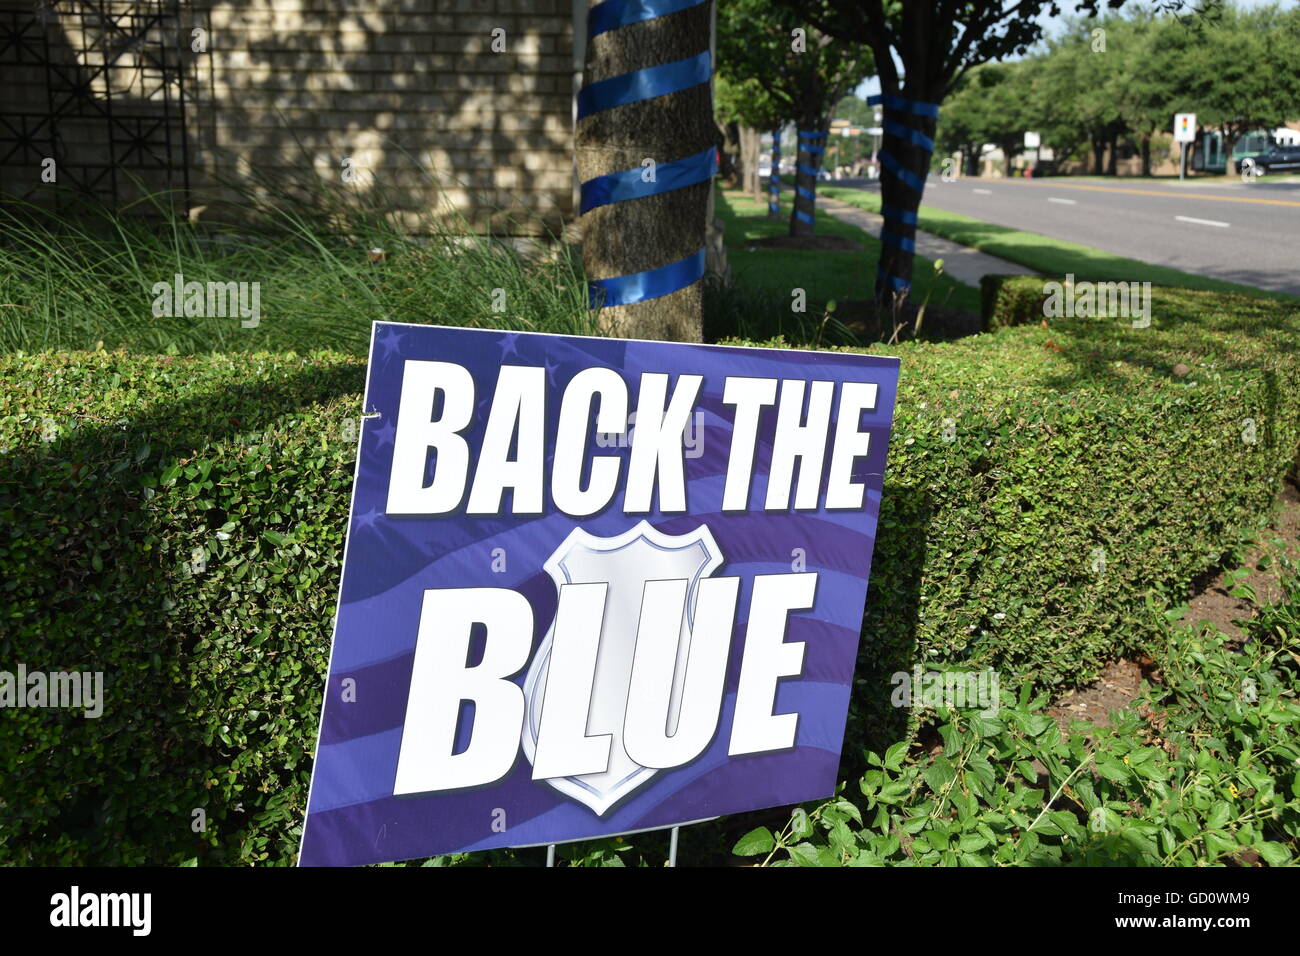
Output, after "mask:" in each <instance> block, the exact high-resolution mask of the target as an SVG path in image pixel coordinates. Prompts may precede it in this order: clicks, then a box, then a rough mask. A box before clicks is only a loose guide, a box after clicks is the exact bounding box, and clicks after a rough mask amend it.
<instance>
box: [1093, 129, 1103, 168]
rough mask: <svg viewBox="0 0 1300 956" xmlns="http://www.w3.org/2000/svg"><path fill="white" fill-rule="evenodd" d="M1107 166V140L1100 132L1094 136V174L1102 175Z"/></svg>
mask: <svg viewBox="0 0 1300 956" xmlns="http://www.w3.org/2000/svg"><path fill="white" fill-rule="evenodd" d="M1105 166H1106V140H1105V139H1104V138H1103V137H1102V135H1101V134H1100V133H1096V134H1094V135H1093V137H1092V174H1093V175H1094V176H1100V175H1101V174H1102V171H1103V170H1104V169H1105Z"/></svg>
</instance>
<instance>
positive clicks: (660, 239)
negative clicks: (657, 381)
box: [576, 0, 714, 342]
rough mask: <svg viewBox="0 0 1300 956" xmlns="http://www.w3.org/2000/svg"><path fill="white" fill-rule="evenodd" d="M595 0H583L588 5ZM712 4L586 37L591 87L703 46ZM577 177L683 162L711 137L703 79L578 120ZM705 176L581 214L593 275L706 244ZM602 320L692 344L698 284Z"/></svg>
mask: <svg viewBox="0 0 1300 956" xmlns="http://www.w3.org/2000/svg"><path fill="white" fill-rule="evenodd" d="M596 2H597V0H588V3H589V4H590V5H591V6H595V4H596ZM711 17H712V4H711V3H704V4H701V5H699V6H697V7H691V8H688V9H686V10H682V11H679V12H677V13H671V14H668V15H666V16H662V17H656V18H654V19H651V20H645V21H642V22H639V23H632V24H628V25H626V26H621V27H618V28H616V29H613V30H609V31H607V32H605V33H602V34H600V35H598V36H596V37H594V38H592V39H591V40H590V41H589V42H588V43H587V59H586V69H585V71H584V83H586V84H588V85H590V84H592V83H597V82H600V81H601V80H605V79H609V78H610V77H615V76H622V75H624V74H626V73H631V72H633V71H636V70H641V69H645V68H647V67H652V66H659V65H661V64H665V63H671V62H674V61H677V60H682V59H685V58H687V57H692V56H695V55H697V54H699V53H701V52H705V51H707V50H708V49H709V38H710V21H711ZM576 141H577V165H578V178H579V180H580V181H581V182H587V181H588V180H590V179H593V178H595V177H597V176H605V175H609V174H611V173H615V172H620V171H623V170H629V169H638V168H643V160H645V159H652V160H654V162H655V163H656V164H658V163H666V162H672V161H674V160H680V159H684V158H686V157H688V156H692V155H694V154H696V153H699V152H701V151H702V150H704V149H706V148H708V147H709V146H710V145H711V144H712V143H713V142H714V123H713V96H712V89H711V87H710V84H709V83H700V84H697V85H695V86H692V87H689V88H688V89H684V90H681V91H679V92H676V93H670V94H668V95H666V96H659V97H655V98H653V99H645V100H639V101H637V102H633V103H626V104H624V105H621V106H615V107H613V108H612V109H606V110H602V111H600V112H597V113H593V114H590V115H588V116H585V117H583V118H582V119H580V120H578V125H577V131H576ZM712 188H713V184H712V182H704V183H698V184H696V185H694V186H687V187H684V188H681V189H675V190H672V191H670V192H664V193H658V194H656V195H653V196H644V197H641V198H637V199H631V200H626V201H623V202H615V203H610V204H608V205H604V206H599V207H597V208H595V209H593V210H591V211H589V212H588V213H586V215H585V216H584V220H585V221H584V228H583V242H582V262H583V267H584V269H585V270H586V273H587V277H588V278H589V279H592V280H597V279H607V278H613V277H615V276H626V275H631V274H633V273H638V272H644V271H647V270H651V269H657V268H660V267H662V266H666V265H669V264H671V263H675V262H678V261H680V260H682V259H686V258H687V257H690V256H692V255H694V254H695V253H696V252H698V251H699V250H700V249H701V248H703V247H704V245H705V227H706V221H705V217H706V208H707V203H708V196H709V193H710V191H711V190H712ZM599 321H600V325H601V327H602V328H603V329H604V330H606V331H608V332H610V333H613V334H616V335H620V336H626V337H631V338H643V339H668V340H678V341H691V342H698V341H700V340H701V339H702V337H703V299H702V294H701V288H700V283H699V282H693V283H691V284H690V285H688V286H686V287H685V288H682V289H678V290H677V291H675V292H671V293H669V294H667V295H663V296H659V297H657V298H652V299H645V300H643V301H640V302H633V303H629V304H627V305H617V306H608V307H605V308H602V309H601V310H600V315H599Z"/></svg>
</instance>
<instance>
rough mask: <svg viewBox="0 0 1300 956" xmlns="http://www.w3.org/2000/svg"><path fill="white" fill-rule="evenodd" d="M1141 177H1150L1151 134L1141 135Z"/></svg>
mask: <svg viewBox="0 0 1300 956" xmlns="http://www.w3.org/2000/svg"><path fill="white" fill-rule="evenodd" d="M1142 175H1143V176H1150V175H1151V134H1150V133H1143V134H1142Z"/></svg>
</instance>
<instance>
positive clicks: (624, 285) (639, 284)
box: [587, 249, 704, 309]
mask: <svg viewBox="0 0 1300 956" xmlns="http://www.w3.org/2000/svg"><path fill="white" fill-rule="evenodd" d="M703 276H704V250H703V249H700V250H698V251H697V252H693V253H691V254H690V255H689V256H687V257H686V258H685V259H678V260H677V261H676V262H670V263H669V264H668V265H666V266H660V267H659V268H657V269H647V270H646V271H645V272H634V273H632V274H631V275H625V276H615V277H613V278H611V279H592V280H591V282H590V283H589V285H588V289H587V303H588V305H589V307H590V308H593V309H600V308H608V307H609V306H612V305H630V304H631V303H633V302H642V301H644V300H646V299H656V298H658V297H659V296H663V295H668V294H669V293H670V292H676V291H677V290H678V289H684V288H686V287H687V286H688V285H690V284H691V283H693V282H698V281H699V280H700V279H701V278H702V277H703Z"/></svg>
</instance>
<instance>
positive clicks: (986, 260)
mask: <svg viewBox="0 0 1300 956" xmlns="http://www.w3.org/2000/svg"><path fill="white" fill-rule="evenodd" d="M817 206H818V211H819V212H825V213H828V214H830V215H832V216H834V217H835V218H836V219H838V220H840V221H841V222H847V223H848V224H849V225H851V226H857V227H858V228H859V229H862V230H865V231H866V232H867V233H868V234H870V235H872V236H879V235H880V224H881V223H882V222H884V220H883V219H882V218H881V217H880V216H879V215H877V214H876V213H874V212H867V211H866V210H865V209H859V208H858V207H857V206H853V205H850V204H849V203H846V202H841V201H840V200H838V199H831V198H830V197H829V196H818V197H817ZM916 252H917V255H920V256H924V257H925V258H927V259H929V260H930V261H932V262H933V261H934V260H935V259H942V260H943V271H944V272H945V273H946V274H947V275H950V276H952V277H953V278H954V279H956V280H957V281H958V282H962V283H965V284H966V285H970V286H975V288H977V289H978V288H979V284H980V279H981V278H983V277H984V276H986V275H1038V273H1037V272H1035V271H1034V270H1033V269H1027V268H1025V267H1024V266H1022V265H1019V264H1018V263H1015V262H1008V261H1007V260H1006V259H999V258H998V257H997V256H990V255H987V254H986V253H983V252H980V251H978V250H976V249H972V248H971V247H970V246H963V245H959V244H958V243H955V242H953V241H952V240H950V239H944V238H942V237H941V236H936V235H934V234H933V233H929V232H922V231H921V230H920V229H918V230H917V231H916Z"/></svg>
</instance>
